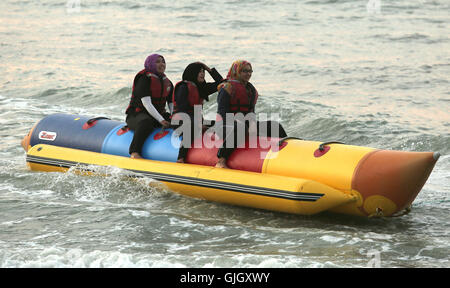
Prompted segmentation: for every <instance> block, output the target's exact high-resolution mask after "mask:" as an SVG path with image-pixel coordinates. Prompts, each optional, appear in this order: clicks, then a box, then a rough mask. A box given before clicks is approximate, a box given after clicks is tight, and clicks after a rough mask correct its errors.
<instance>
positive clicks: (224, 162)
mask: <svg viewBox="0 0 450 288" xmlns="http://www.w3.org/2000/svg"><path fill="white" fill-rule="evenodd" d="M216 167H217V168H228V166H227V159H225V158H219V160H218V161H217V164H216Z"/></svg>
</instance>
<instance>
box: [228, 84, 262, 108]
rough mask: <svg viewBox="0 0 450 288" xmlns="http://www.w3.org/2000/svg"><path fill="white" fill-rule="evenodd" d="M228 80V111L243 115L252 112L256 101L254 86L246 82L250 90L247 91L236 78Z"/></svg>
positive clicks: (256, 95)
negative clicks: (229, 86)
mask: <svg viewBox="0 0 450 288" xmlns="http://www.w3.org/2000/svg"><path fill="white" fill-rule="evenodd" d="M228 82H229V83H230V84H231V86H232V89H231V95H230V96H231V99H230V111H231V112H233V113H234V114H236V113H239V112H241V113H243V114H244V115H245V114H247V113H249V112H253V111H254V110H255V105H256V101H257V100H258V91H257V90H256V88H255V87H254V86H253V85H252V84H251V83H247V85H249V88H250V91H247V88H246V87H245V85H244V84H242V83H241V82H239V81H237V80H229V81H228ZM249 92H250V93H249Z"/></svg>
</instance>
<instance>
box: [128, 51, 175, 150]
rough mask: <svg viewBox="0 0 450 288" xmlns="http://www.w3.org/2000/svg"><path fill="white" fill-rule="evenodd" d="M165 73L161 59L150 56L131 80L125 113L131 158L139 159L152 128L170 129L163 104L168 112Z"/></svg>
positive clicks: (169, 92) (168, 90) (169, 88)
mask: <svg viewBox="0 0 450 288" xmlns="http://www.w3.org/2000/svg"><path fill="white" fill-rule="evenodd" d="M165 70H166V61H165V59H164V57H163V56H161V55H159V54H152V55H150V56H148V57H147V59H145V62H144V69H143V70H141V71H139V72H138V73H137V74H136V76H135V77H134V80H133V89H132V92H131V99H130V104H129V105H128V108H127V110H126V112H125V113H126V114H127V117H126V122H127V125H128V127H129V128H130V129H131V130H134V136H133V140H132V142H131V144H130V148H129V153H130V155H131V158H142V156H141V155H142V151H141V150H142V146H143V145H144V142H145V140H146V139H147V137H148V136H149V135H150V134H151V133H152V131H153V130H154V129H155V128H157V127H161V126H162V127H165V128H167V127H169V126H170V123H169V122H168V121H169V119H170V113H168V112H167V111H166V103H168V104H169V111H171V110H172V109H171V107H172V106H171V102H172V98H171V97H170V95H172V92H173V84H172V82H171V81H170V80H169V79H168V78H167V77H166V75H165V74H164V72H165Z"/></svg>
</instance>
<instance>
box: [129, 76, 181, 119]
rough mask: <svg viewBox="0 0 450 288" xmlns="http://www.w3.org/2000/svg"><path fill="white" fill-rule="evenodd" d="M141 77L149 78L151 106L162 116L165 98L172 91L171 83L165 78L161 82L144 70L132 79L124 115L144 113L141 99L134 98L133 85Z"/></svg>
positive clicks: (164, 109)
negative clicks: (129, 97) (131, 87)
mask: <svg viewBox="0 0 450 288" xmlns="http://www.w3.org/2000/svg"><path fill="white" fill-rule="evenodd" d="M143 76H145V77H148V78H149V80H150V81H149V82H150V93H151V95H149V96H150V97H151V99H152V104H153V106H155V108H156V110H158V112H159V113H160V114H162V113H163V112H165V111H166V103H167V97H168V96H169V94H170V91H171V89H172V82H170V80H169V79H168V78H167V77H165V76H164V77H163V78H162V81H161V78H159V77H158V75H156V74H153V73H151V72H148V71H146V70H145V69H143V70H141V71H139V72H138V73H137V74H136V76H135V77H134V81H133V89H132V91H131V99H130V104H129V105H128V108H127V110H126V112H125V113H127V114H129V113H131V112H141V111H146V110H145V107H144V105H143V104H142V101H141V99H138V98H136V97H135V95H134V89H135V85H136V83H137V81H138V80H139V79H140V78H141V77H143Z"/></svg>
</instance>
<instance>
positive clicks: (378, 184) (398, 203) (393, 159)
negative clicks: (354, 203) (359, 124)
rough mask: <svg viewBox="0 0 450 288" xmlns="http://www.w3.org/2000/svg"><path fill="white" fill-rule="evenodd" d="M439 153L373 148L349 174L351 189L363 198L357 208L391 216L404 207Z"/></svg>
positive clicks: (426, 177)
mask: <svg viewBox="0 0 450 288" xmlns="http://www.w3.org/2000/svg"><path fill="white" fill-rule="evenodd" d="M439 157H440V154H439V152H435V153H433V152H403V151H388V150H376V151H374V152H372V153H369V154H368V155H367V156H365V157H364V158H363V159H362V160H361V161H360V163H359V164H358V167H357V168H356V170H355V174H354V175H353V181H352V188H353V189H354V190H357V191H358V192H359V193H360V194H361V196H362V197H363V201H364V202H363V205H362V207H360V208H361V210H362V211H363V212H364V213H366V214H368V215H372V214H374V213H375V214H376V213H382V214H383V215H384V216H389V215H392V214H394V213H396V212H398V211H401V210H403V209H405V208H407V207H408V206H409V205H411V203H412V202H413V201H414V199H415V198H416V196H417V194H418V193H419V191H420V190H421V189H422V187H423V185H424V184H425V182H426V181H427V179H428V176H429V175H430V173H431V171H432V170H433V167H434V165H435V163H436V161H437V160H438V159H439Z"/></svg>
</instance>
